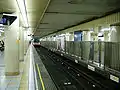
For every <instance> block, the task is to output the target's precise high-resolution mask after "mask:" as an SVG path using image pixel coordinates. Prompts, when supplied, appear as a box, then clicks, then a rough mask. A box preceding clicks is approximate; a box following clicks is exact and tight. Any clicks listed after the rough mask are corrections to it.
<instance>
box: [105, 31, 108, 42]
mask: <svg viewBox="0 0 120 90" xmlns="http://www.w3.org/2000/svg"><path fill="white" fill-rule="evenodd" d="M108 34H109V31H104V41H106V42H107V41H109V35H108Z"/></svg>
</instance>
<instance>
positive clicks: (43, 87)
mask: <svg viewBox="0 0 120 90" xmlns="http://www.w3.org/2000/svg"><path fill="white" fill-rule="evenodd" d="M36 65H37V70H38V74H39V78H40V81H41V84H42V89H43V90H45V86H44V82H43V79H42V76H41V73H40V69H39V67H38V64H36Z"/></svg>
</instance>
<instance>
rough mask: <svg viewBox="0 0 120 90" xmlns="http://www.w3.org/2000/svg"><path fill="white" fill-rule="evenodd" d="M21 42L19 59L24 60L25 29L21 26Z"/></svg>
mask: <svg viewBox="0 0 120 90" xmlns="http://www.w3.org/2000/svg"><path fill="white" fill-rule="evenodd" d="M19 32H20V33H19V36H20V42H19V60H20V61H23V60H24V29H23V28H22V27H20V30H19Z"/></svg>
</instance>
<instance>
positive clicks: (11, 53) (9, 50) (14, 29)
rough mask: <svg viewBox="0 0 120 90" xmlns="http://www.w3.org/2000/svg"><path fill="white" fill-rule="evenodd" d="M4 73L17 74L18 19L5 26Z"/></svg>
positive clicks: (7, 74) (8, 74)
mask: <svg viewBox="0 0 120 90" xmlns="http://www.w3.org/2000/svg"><path fill="white" fill-rule="evenodd" d="M4 60H5V75H6V76H14V75H18V74H19V19H18V18H17V19H16V20H15V21H14V22H13V24H12V25H11V26H9V27H6V28H5V56H4Z"/></svg>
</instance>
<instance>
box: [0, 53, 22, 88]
mask: <svg viewBox="0 0 120 90" xmlns="http://www.w3.org/2000/svg"><path fill="white" fill-rule="evenodd" d="M21 65H22V63H20V75H18V76H5V74H4V73H5V63H4V52H0V90H19V85H20V80H21V76H22V68H21Z"/></svg>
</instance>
